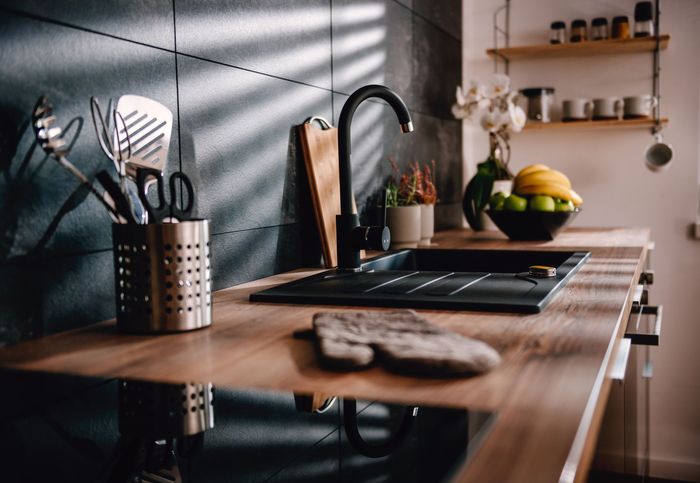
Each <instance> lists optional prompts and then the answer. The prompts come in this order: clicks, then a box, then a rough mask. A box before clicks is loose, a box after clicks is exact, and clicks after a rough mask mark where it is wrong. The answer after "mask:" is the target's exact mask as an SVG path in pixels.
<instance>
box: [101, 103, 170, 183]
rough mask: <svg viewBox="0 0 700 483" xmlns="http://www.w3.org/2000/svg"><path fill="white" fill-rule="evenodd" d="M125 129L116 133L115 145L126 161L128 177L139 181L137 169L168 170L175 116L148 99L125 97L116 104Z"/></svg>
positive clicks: (159, 104) (121, 128) (121, 127)
mask: <svg viewBox="0 0 700 483" xmlns="http://www.w3.org/2000/svg"><path fill="white" fill-rule="evenodd" d="M117 112H118V113H119V115H120V116H121V117H122V118H123V119H124V123H125V125H124V126H120V127H119V129H115V130H114V134H113V145H114V149H115V150H119V151H120V152H121V154H122V158H123V159H125V160H126V173H127V175H129V176H130V177H131V178H132V179H136V171H137V169H138V168H151V169H156V170H158V171H161V172H162V171H163V170H164V169H165V163H166V162H167V160H168V150H169V148H170V136H171V134H172V131H173V113H172V112H171V111H170V109H168V108H167V107H165V106H164V105H163V104H161V103H160V102H157V101H154V100H153V99H149V98H148V97H141V96H134V95H126V96H121V97H120V98H119V100H118V101H117Z"/></svg>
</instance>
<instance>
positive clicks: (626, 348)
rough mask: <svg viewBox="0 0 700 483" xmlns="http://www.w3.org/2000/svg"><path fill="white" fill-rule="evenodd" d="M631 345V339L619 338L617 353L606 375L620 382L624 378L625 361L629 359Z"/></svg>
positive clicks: (625, 370)
mask: <svg viewBox="0 0 700 483" xmlns="http://www.w3.org/2000/svg"><path fill="white" fill-rule="evenodd" d="M631 346H632V341H631V340H629V339H620V340H619V341H618V342H617V353H616V354H615V360H614V361H613V363H612V366H611V367H610V370H609V371H608V376H610V378H611V379H612V380H613V381H619V382H620V383H621V382H623V381H624V380H625V373H626V372H627V362H628V361H629V359H630V347H631Z"/></svg>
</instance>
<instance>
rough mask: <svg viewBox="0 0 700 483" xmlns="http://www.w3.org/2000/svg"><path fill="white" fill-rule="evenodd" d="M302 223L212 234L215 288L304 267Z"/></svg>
mask: <svg viewBox="0 0 700 483" xmlns="http://www.w3.org/2000/svg"><path fill="white" fill-rule="evenodd" d="M300 227H301V225H299V224H292V225H282V226H273V227H270V228H260V229H257V230H244V231H237V232H232V233H224V234H219V235H213V236H212V239H211V247H212V272H213V278H214V289H215V290H219V289H222V288H226V287H230V286H232V285H237V284H239V283H243V282H248V281H250V280H256V279H259V278H263V277H267V276H270V275H273V274H275V273H281V272H286V271H288V270H292V269H294V268H298V267H300V266H301V260H302V250H303V248H302V246H301V239H302V233H301V232H300V231H301V230H300Z"/></svg>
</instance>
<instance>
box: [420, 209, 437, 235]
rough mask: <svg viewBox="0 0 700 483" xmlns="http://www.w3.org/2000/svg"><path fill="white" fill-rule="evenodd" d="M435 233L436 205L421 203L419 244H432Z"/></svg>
mask: <svg viewBox="0 0 700 483" xmlns="http://www.w3.org/2000/svg"><path fill="white" fill-rule="evenodd" d="M433 234H435V205H434V204H430V205H420V241H419V242H418V244H419V245H430V240H431V239H432V238H433Z"/></svg>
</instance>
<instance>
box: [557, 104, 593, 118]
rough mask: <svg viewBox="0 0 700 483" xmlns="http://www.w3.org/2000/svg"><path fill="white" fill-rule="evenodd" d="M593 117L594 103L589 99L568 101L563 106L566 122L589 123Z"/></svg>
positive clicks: (563, 116)
mask: <svg viewBox="0 0 700 483" xmlns="http://www.w3.org/2000/svg"><path fill="white" fill-rule="evenodd" d="M592 115H593V102H591V101H589V100H588V99H568V100H566V101H564V102H563V104H562V118H563V120H564V121H588V120H590V118H591V116H592Z"/></svg>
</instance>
